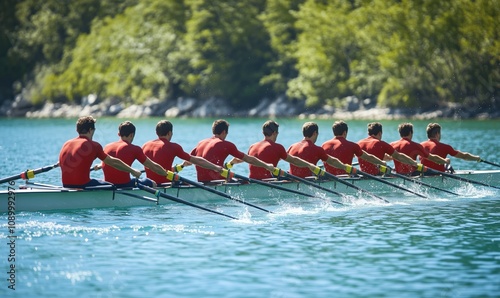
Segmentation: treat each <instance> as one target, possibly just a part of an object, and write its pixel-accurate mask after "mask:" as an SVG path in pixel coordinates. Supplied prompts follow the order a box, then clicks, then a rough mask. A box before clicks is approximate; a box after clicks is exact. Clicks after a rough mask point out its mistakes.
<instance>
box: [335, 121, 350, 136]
mask: <svg viewBox="0 0 500 298" xmlns="http://www.w3.org/2000/svg"><path fill="white" fill-rule="evenodd" d="M332 130H333V135H334V136H336V137H344V138H345V137H346V136H347V131H348V130H349V128H348V127H347V123H345V122H344V120H339V121H335V122H334V123H333V125H332Z"/></svg>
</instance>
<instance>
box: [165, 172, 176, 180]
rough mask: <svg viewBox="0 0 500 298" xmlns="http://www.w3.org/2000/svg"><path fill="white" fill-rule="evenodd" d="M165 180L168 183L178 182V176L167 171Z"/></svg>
mask: <svg viewBox="0 0 500 298" xmlns="http://www.w3.org/2000/svg"><path fill="white" fill-rule="evenodd" d="M166 178H167V179H168V180H170V181H178V180H179V174H177V173H174V172H172V171H167V176H166Z"/></svg>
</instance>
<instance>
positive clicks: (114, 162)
mask: <svg viewBox="0 0 500 298" xmlns="http://www.w3.org/2000/svg"><path fill="white" fill-rule="evenodd" d="M103 162H104V163H105V164H107V165H108V166H112V167H113V168H115V169H118V170H120V171H124V172H127V173H130V174H132V175H133V176H134V177H136V178H139V177H141V171H138V170H136V169H133V168H131V167H130V166H129V165H127V164H126V163H124V162H123V161H122V160H121V159H118V158H115V157H112V156H109V155H108V156H107V157H106V158H105V159H104V160H103Z"/></svg>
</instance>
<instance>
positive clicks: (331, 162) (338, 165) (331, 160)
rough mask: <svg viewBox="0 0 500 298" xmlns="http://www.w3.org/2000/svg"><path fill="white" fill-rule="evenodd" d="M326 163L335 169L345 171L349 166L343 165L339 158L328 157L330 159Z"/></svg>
mask: <svg viewBox="0 0 500 298" xmlns="http://www.w3.org/2000/svg"><path fill="white" fill-rule="evenodd" d="M326 163H327V164H329V165H331V166H332V167H334V168H337V169H341V170H345V168H346V166H347V164H343V163H342V162H341V161H340V160H339V159H338V158H336V157H333V156H331V155H328V159H327V160H326Z"/></svg>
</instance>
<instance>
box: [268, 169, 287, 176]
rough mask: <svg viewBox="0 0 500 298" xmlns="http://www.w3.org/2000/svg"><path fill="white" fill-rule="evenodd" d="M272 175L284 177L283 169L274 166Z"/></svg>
mask: <svg viewBox="0 0 500 298" xmlns="http://www.w3.org/2000/svg"><path fill="white" fill-rule="evenodd" d="M271 173H272V174H273V176H274V177H285V171H283V170H282V169H280V168H274V170H273V171H272V172H271Z"/></svg>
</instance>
